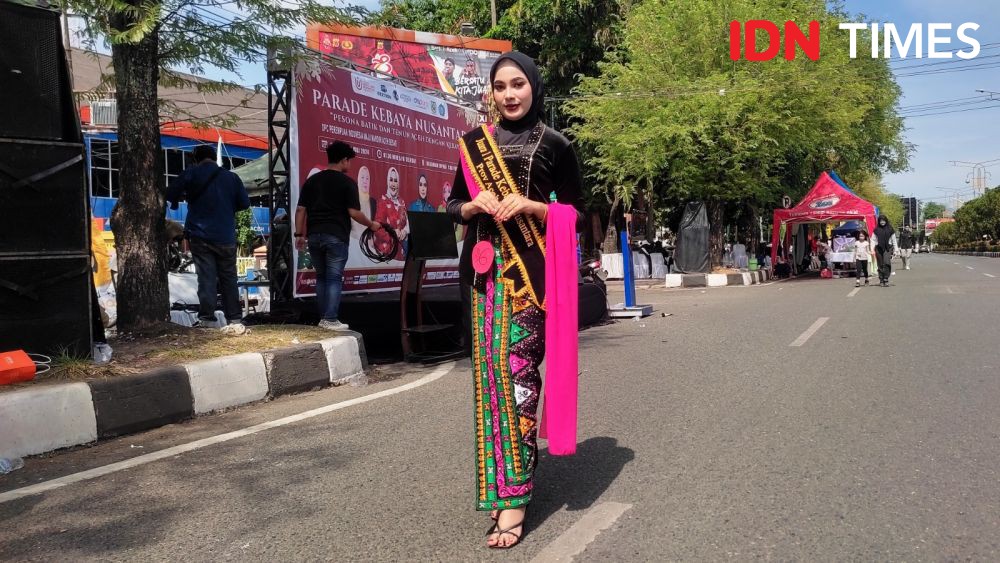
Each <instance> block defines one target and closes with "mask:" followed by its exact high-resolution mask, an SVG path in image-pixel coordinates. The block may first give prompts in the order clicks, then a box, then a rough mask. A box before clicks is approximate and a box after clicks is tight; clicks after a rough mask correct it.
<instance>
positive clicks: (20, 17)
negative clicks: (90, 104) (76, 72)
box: [0, 1, 80, 142]
mask: <svg viewBox="0 0 1000 563" xmlns="http://www.w3.org/2000/svg"><path fill="white" fill-rule="evenodd" d="M0 85H2V86H0V137H18V138H25V139H49V140H56V141H58V140H63V141H77V142H79V141H80V125H79V119H78V118H77V117H76V108H75V106H74V105H73V90H72V83H71V79H70V76H69V69H68V68H67V65H66V56H65V50H64V49H63V45H62V37H61V35H60V31H59V13H58V12H55V11H52V10H47V9H41V8H34V7H29V6H25V5H21V4H17V3H13V2H3V1H0Z"/></svg>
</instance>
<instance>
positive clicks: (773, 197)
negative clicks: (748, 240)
mask: <svg viewBox="0 0 1000 563" xmlns="http://www.w3.org/2000/svg"><path fill="white" fill-rule="evenodd" d="M749 19H769V20H771V21H786V20H791V21H796V22H798V23H799V24H800V27H802V28H806V27H807V24H808V22H809V21H810V20H814V19H815V20H817V21H819V22H820V27H821V29H822V30H823V31H822V33H823V35H822V56H821V57H820V59H819V60H817V61H812V60H809V59H807V58H805V57H804V56H802V55H801V53H800V55H799V57H798V58H797V59H796V60H793V61H787V60H785V59H783V58H780V57H779V58H777V59H775V60H773V61H769V62H748V61H743V60H741V61H732V60H730V58H729V52H728V29H729V27H728V26H729V22H730V21H732V20H740V21H746V20H749ZM843 19H844V15H843V14H839V13H833V12H831V11H829V10H827V8H826V4H825V2H823V1H822V0H790V1H788V2H782V3H780V4H778V3H767V4H762V3H760V2H755V1H752V0H724V1H718V0H661V1H656V2H645V3H642V4H641V5H639V6H637V7H636V8H634V10H633V11H632V13H631V14H630V17H629V19H628V23H627V26H626V28H625V35H624V42H623V51H624V56H623V57H621V56H617V57H614V58H609V59H608V60H606V61H605V62H604V63H602V64H601V65H600V69H601V72H600V75H599V76H596V77H586V78H583V79H582V80H581V83H580V86H579V88H578V89H577V97H576V98H575V99H573V100H572V101H570V102H569V103H568V111H569V113H570V114H571V115H573V116H574V117H575V118H577V119H578V121H577V122H576V124H575V125H574V126H573V128H572V132H573V134H574V135H575V137H576V138H577V139H578V140H580V141H581V142H582V143H584V144H586V145H589V146H590V147H592V148H593V154H594V158H592V159H591V162H590V164H591V172H592V177H593V179H594V180H595V183H596V186H597V187H598V188H599V189H602V190H604V191H608V192H614V193H618V194H620V195H621V196H622V197H623V198H624V199H625V200H626V201H629V200H631V198H632V197H634V196H635V195H636V193H637V191H642V190H645V191H647V192H651V193H653V194H658V195H660V196H661V197H665V198H667V199H672V200H678V201H684V200H688V199H704V200H708V201H718V202H736V201H746V200H753V201H758V202H761V203H765V204H768V203H769V204H774V203H775V202H776V201H777V200H778V199H779V198H780V197H781V195H782V194H783V193H789V195H791V196H792V197H793V199H794V198H795V197H796V196H799V195H801V194H802V193H804V191H805V190H806V189H808V187H809V185H810V184H811V182H812V181H813V180H815V178H816V176H817V175H818V173H819V172H820V171H821V170H823V169H826V168H835V169H837V170H838V172H840V173H841V176H843V177H844V178H845V180H847V181H848V182H849V183H855V182H856V180H858V179H861V178H864V177H866V176H871V175H878V174H880V173H881V172H884V171H899V170H902V169H904V168H905V167H906V165H907V157H908V154H909V151H910V148H909V147H908V146H907V145H906V144H905V143H904V142H903V141H902V131H903V124H902V120H901V119H900V118H899V117H898V116H897V114H896V111H895V106H896V102H897V101H898V99H899V95H900V90H899V87H898V86H897V85H896V84H895V82H894V81H893V79H892V75H891V72H890V70H889V68H888V65H887V64H886V62H885V61H883V60H871V59H863V58H859V59H849V58H848V54H847V51H848V49H847V46H846V43H845V42H846V41H847V38H846V36H845V35H844V34H840V33H835V31H833V30H836V27H837V26H836V23H837V22H838V21H843Z"/></svg>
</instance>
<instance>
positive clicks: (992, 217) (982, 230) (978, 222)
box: [955, 189, 1000, 242]
mask: <svg viewBox="0 0 1000 563" xmlns="http://www.w3.org/2000/svg"><path fill="white" fill-rule="evenodd" d="M955 227H956V231H957V233H958V240H959V242H973V241H977V242H978V241H981V240H983V235H986V236H988V237H989V238H990V239H991V240H1000V190H996V189H994V190H989V191H987V192H986V193H985V194H983V195H982V196H980V197H977V198H976V199H974V200H972V201H969V202H967V203H966V204H965V205H963V206H962V207H960V208H958V210H957V211H955Z"/></svg>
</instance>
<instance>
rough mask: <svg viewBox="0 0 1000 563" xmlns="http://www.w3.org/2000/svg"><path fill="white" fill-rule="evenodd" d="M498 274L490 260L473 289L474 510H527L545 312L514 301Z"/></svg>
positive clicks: (499, 262)
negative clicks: (480, 283)
mask: <svg viewBox="0 0 1000 563" xmlns="http://www.w3.org/2000/svg"><path fill="white" fill-rule="evenodd" d="M498 254H499V253H498ZM502 270H503V263H502V259H501V258H500V257H499V256H497V265H496V268H494V269H493V271H492V273H488V274H486V278H487V279H486V281H485V288H484V289H485V291H483V290H482V289H477V288H475V287H474V288H473V289H472V292H473V294H472V323H473V324H472V327H473V346H472V359H473V374H474V376H475V417H476V469H477V479H476V486H477V502H476V508H477V509H478V510H497V509H499V510H504V509H508V508H516V507H519V506H524V505H526V504H528V502H530V501H531V490H532V474H533V473H534V469H535V464H536V462H537V458H538V444H537V435H538V428H537V426H538V424H537V421H538V417H537V414H536V413H537V410H538V398H539V395H540V393H541V390H542V389H541V386H542V377H541V373H540V372H539V366H540V365H541V363H542V359H543V358H544V356H545V311H544V310H543V309H542V308H541V307H539V306H538V305H536V304H535V303H533V302H532V301H531V300H529V299H522V298H518V297H515V296H514V295H513V284H512V282H511V281H510V280H507V279H505V278H502V277H501V275H500V272H501V271H502Z"/></svg>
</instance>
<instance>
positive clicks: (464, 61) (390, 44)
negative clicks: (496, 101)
mask: <svg viewBox="0 0 1000 563" xmlns="http://www.w3.org/2000/svg"><path fill="white" fill-rule="evenodd" d="M307 39H308V45H309V46H310V47H311V48H313V49H316V50H318V51H320V52H322V53H326V54H329V55H333V56H336V57H339V58H341V59H346V60H349V61H351V62H353V63H355V64H357V65H361V66H365V67H368V68H372V69H375V70H378V71H380V72H383V73H386V74H390V75H392V76H397V77H400V78H405V79H408V80H412V81H414V82H417V83H419V84H420V85H422V86H425V87H428V88H433V89H435V90H441V91H442V92H446V93H449V94H454V95H455V96H457V97H459V98H461V99H462V100H463V101H465V102H469V103H472V104H476V105H477V106H479V109H480V110H482V109H483V108H482V104H483V93H484V92H485V91H486V86H487V83H488V82H489V72H490V68H491V67H492V66H493V62H494V61H496V60H497V58H498V57H499V56H500V54H501V53H503V52H506V51H509V50H510V49H511V45H510V42H508V41H497V40H489V39H476V38H471V37H463V36H456V35H443V34H436V33H418V32H414V31H409V30H405V29H395V28H377V29H376V28H356V27H343V26H332V27H328V26H320V25H312V26H310V27H309V29H308V32H307Z"/></svg>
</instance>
